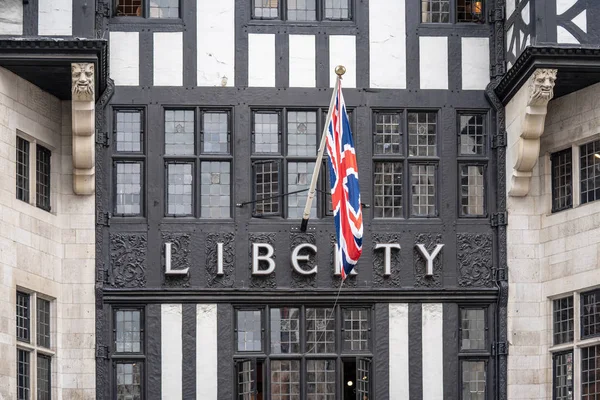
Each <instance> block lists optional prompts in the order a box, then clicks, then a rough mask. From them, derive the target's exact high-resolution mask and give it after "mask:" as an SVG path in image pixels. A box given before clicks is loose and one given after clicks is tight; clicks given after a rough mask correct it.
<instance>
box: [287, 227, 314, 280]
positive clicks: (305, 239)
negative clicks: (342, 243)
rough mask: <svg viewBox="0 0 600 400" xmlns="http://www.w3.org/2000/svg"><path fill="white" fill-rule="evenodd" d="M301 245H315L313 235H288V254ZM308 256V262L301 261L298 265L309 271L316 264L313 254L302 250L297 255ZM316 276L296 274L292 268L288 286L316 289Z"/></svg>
mask: <svg viewBox="0 0 600 400" xmlns="http://www.w3.org/2000/svg"><path fill="white" fill-rule="evenodd" d="M303 243H310V244H314V245H316V244H317V240H316V239H315V235H314V234H312V233H290V253H291V252H292V251H293V250H294V248H295V247H296V246H298V245H301V244H303ZM306 254H309V255H311V257H310V258H309V260H308V261H303V262H302V263H301V264H300V265H301V266H302V268H303V269H305V270H311V269H313V268H314V266H315V265H316V264H317V257H316V254H313V253H312V252H310V251H309V250H306V249H305V250H303V251H301V252H300V253H299V255H301V256H303V255H306ZM316 278H317V274H312V275H302V274H299V273H298V272H296V270H295V269H293V268H292V281H291V283H290V286H291V287H293V288H306V287H316V286H317V282H316Z"/></svg>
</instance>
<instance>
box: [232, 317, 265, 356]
mask: <svg viewBox="0 0 600 400" xmlns="http://www.w3.org/2000/svg"><path fill="white" fill-rule="evenodd" d="M237 350H238V351H261V350H262V312H261V311H260V310H248V311H246V310H239V311H238V312H237Z"/></svg>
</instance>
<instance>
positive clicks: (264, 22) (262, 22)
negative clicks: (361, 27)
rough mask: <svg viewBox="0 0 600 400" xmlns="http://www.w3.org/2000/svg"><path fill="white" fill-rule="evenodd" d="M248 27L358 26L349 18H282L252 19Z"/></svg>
mask: <svg viewBox="0 0 600 400" xmlns="http://www.w3.org/2000/svg"><path fill="white" fill-rule="evenodd" d="M247 26H248V27H254V26H256V27H260V26H277V27H311V28H337V27H344V28H356V27H357V26H356V22H355V21H354V20H352V19H349V20H340V21H333V20H322V21H282V20H280V19H252V20H250V21H249V22H248V24H247Z"/></svg>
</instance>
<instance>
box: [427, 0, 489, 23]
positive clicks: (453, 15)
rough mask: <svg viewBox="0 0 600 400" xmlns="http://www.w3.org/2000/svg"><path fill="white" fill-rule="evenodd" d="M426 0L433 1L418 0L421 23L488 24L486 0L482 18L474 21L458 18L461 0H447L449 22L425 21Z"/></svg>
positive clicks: (483, 1) (483, 4) (483, 0)
mask: <svg viewBox="0 0 600 400" xmlns="http://www.w3.org/2000/svg"><path fill="white" fill-rule="evenodd" d="M425 1H432V0H418V2H419V6H418V12H419V24H421V25H426V26H436V27H437V26H451V27H452V26H456V25H458V26H473V25H475V26H477V25H485V24H487V11H488V10H487V7H486V1H485V0H481V18H480V19H479V20H472V21H459V18H458V5H459V4H458V2H459V1H461V0H447V1H448V3H449V14H448V22H428V21H423V3H424V2H425ZM433 1H437V0H433Z"/></svg>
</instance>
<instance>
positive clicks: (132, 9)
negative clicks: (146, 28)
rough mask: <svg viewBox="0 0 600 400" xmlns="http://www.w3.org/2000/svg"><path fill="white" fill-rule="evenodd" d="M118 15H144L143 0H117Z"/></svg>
mask: <svg viewBox="0 0 600 400" xmlns="http://www.w3.org/2000/svg"><path fill="white" fill-rule="evenodd" d="M117 16H131V17H141V16H142V0H117Z"/></svg>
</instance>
